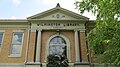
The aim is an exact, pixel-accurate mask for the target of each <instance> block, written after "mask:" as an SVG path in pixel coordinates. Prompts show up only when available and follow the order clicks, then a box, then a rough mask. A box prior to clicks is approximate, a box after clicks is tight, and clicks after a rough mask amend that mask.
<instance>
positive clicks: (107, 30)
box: [75, 0, 120, 65]
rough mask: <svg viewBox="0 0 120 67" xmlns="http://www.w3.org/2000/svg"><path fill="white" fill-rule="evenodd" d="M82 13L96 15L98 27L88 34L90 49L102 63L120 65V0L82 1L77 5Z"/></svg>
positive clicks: (77, 2)
mask: <svg viewBox="0 0 120 67" xmlns="http://www.w3.org/2000/svg"><path fill="white" fill-rule="evenodd" d="M75 5H76V7H77V9H78V10H80V12H81V13H84V11H88V12H90V11H91V12H92V13H93V14H94V15H96V18H97V19H96V21H95V22H96V26H95V28H94V29H93V30H91V31H90V32H89V34H88V36H87V37H88V44H89V48H90V49H93V50H94V51H95V52H96V53H97V54H99V55H100V56H99V57H98V59H101V61H100V62H101V63H113V64H116V65H120V22H119V19H120V0H82V1H80V0H79V1H76V3H75Z"/></svg>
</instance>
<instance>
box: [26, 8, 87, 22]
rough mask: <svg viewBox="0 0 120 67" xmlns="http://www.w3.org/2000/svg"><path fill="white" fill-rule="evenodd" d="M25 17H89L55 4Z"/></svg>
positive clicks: (50, 18) (43, 18)
mask: <svg viewBox="0 0 120 67" xmlns="http://www.w3.org/2000/svg"><path fill="white" fill-rule="evenodd" d="M27 19H40V20H88V19H89V18H87V17H84V16H81V15H79V14H77V13H74V12H72V11H69V10H67V9H64V8H61V7H60V6H57V7H55V8H53V9H50V10H47V11H45V12H42V13H39V14H36V15H33V16H31V17H28V18H27Z"/></svg>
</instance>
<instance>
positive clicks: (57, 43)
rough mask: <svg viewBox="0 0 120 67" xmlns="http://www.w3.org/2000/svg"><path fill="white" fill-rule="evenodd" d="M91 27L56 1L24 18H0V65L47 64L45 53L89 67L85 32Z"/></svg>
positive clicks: (35, 66)
mask: <svg viewBox="0 0 120 67" xmlns="http://www.w3.org/2000/svg"><path fill="white" fill-rule="evenodd" d="M94 26H95V23H94V20H89V18H87V17H85V16H81V15H79V14H77V13H74V12H72V11H70V10H67V9H64V8H62V7H61V6H60V4H59V3H58V4H57V5H56V6H55V7H54V8H52V9H49V10H47V11H44V12H42V13H38V14H35V15H33V16H30V17H27V18H26V19H0V67H47V63H48V62H47V57H48V56H49V55H63V54H65V56H66V58H67V61H68V67H91V64H92V63H95V61H94V55H93V53H92V52H91V51H89V48H88V43H87V40H86V35H87V33H88V32H89V31H90V30H91V29H93V28H94Z"/></svg>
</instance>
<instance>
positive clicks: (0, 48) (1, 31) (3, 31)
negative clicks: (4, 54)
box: [0, 30, 5, 55]
mask: <svg viewBox="0 0 120 67" xmlns="http://www.w3.org/2000/svg"><path fill="white" fill-rule="evenodd" d="M0 33H3V35H2V41H1V47H0V55H1V50H2V46H3V40H4V33H5V30H0Z"/></svg>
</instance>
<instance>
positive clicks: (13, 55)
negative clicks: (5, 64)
mask: <svg viewBox="0 0 120 67" xmlns="http://www.w3.org/2000/svg"><path fill="white" fill-rule="evenodd" d="M8 57H13V58H16V57H17V58H18V57H19V58H20V57H22V56H21V55H20V54H11V55H9V56H8Z"/></svg>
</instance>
